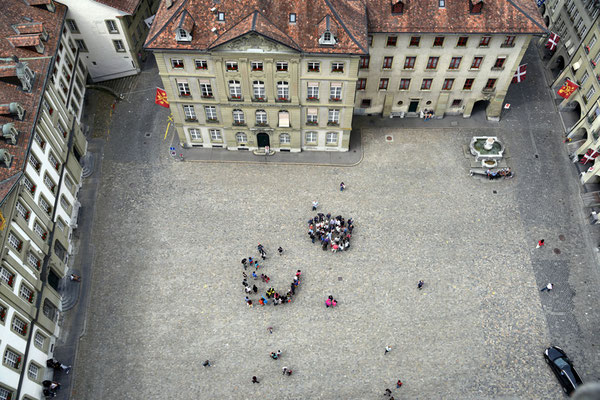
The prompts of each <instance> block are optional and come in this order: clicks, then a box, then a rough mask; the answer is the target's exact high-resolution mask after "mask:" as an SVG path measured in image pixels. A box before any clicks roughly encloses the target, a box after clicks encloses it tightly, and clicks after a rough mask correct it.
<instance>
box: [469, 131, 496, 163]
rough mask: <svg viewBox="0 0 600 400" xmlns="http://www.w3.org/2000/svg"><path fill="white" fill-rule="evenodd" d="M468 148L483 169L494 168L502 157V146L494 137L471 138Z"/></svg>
mask: <svg viewBox="0 0 600 400" xmlns="http://www.w3.org/2000/svg"><path fill="white" fill-rule="evenodd" d="M469 148H470V149H471V154H472V155H474V156H475V160H477V161H481V166H482V167H483V168H494V167H496V166H497V165H498V161H500V160H501V159H502V157H503V156H504V145H503V144H502V142H500V141H499V140H498V138H497V137H495V136H473V139H471V144H470V145H469Z"/></svg>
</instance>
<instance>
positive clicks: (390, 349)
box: [383, 346, 392, 355]
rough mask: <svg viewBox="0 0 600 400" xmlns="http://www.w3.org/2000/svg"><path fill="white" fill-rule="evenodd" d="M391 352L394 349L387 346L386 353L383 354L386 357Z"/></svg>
mask: <svg viewBox="0 0 600 400" xmlns="http://www.w3.org/2000/svg"><path fill="white" fill-rule="evenodd" d="M390 351H392V348H391V347H390V346H385V353H383V354H384V355H385V354H387V353H389V352H390Z"/></svg>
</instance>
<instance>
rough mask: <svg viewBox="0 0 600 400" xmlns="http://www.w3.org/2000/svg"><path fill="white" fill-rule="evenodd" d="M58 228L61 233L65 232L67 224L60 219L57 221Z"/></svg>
mask: <svg viewBox="0 0 600 400" xmlns="http://www.w3.org/2000/svg"><path fill="white" fill-rule="evenodd" d="M56 227H57V228H58V229H60V230H61V231H64V230H65V223H64V222H63V221H62V219H60V218H58V219H57V220H56Z"/></svg>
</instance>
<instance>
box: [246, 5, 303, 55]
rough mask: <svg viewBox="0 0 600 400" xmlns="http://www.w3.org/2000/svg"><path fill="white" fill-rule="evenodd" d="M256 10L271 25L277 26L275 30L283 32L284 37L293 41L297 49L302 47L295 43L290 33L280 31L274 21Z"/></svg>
mask: <svg viewBox="0 0 600 400" xmlns="http://www.w3.org/2000/svg"><path fill="white" fill-rule="evenodd" d="M256 12H257V13H259V14H260V15H261V16H262V17H263V18H264V19H265V20H267V22H268V23H270V24H271V25H273V26H274V27H275V28H277V30H278V31H279V32H281V33H283V35H284V36H285V37H287V38H288V39H289V40H290V41H291V42H292V43H294V45H296V46H297V48H298V49H302V47H300V45H298V43H296V41H295V40H294V39H292V38H291V37H290V35H288V34H287V33H285V32H284V31H282V30H281V29H280V28H279V27H278V26H277V25H275V24H274V23H273V22H272V21H271V20H270V19H269V18H267V17H266V16H265V15H264V14H263V13H262V12H260V11H258V10H256ZM258 33H260V32H258ZM263 36H266V35H263Z"/></svg>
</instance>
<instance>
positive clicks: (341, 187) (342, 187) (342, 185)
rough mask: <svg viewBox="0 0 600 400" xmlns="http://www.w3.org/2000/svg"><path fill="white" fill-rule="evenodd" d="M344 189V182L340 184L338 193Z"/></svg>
mask: <svg viewBox="0 0 600 400" xmlns="http://www.w3.org/2000/svg"><path fill="white" fill-rule="evenodd" d="M344 189H346V185H344V182H342V183H340V192H343V191H344Z"/></svg>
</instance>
